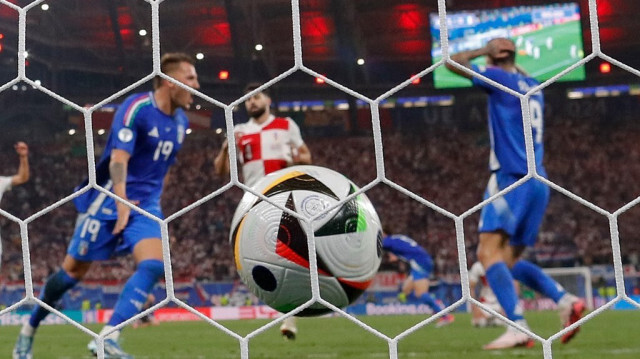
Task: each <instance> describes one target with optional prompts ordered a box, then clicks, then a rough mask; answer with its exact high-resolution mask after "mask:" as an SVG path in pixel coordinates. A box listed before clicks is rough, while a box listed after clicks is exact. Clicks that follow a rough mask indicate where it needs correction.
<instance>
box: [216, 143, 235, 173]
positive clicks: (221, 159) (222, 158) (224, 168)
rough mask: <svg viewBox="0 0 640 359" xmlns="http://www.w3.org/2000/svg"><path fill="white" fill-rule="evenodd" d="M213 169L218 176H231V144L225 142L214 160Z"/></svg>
mask: <svg viewBox="0 0 640 359" xmlns="http://www.w3.org/2000/svg"><path fill="white" fill-rule="evenodd" d="M213 169H214V171H215V173H216V174H217V175H218V176H224V175H227V174H229V172H230V171H231V170H230V164H229V142H228V141H227V140H224V142H223V143H222V146H221V147H220V152H218V155H217V156H216V158H215V159H214V160H213Z"/></svg>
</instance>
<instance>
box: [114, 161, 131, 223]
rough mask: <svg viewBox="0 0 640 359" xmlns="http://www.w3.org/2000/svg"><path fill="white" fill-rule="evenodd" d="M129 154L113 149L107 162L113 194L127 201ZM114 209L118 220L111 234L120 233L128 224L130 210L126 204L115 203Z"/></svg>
mask: <svg viewBox="0 0 640 359" xmlns="http://www.w3.org/2000/svg"><path fill="white" fill-rule="evenodd" d="M129 158H131V155H130V154H129V152H127V151H125V150H120V149H114V150H113V151H112V152H111V161H110V162H109V175H110V176H111V182H113V193H114V194H116V195H117V196H118V197H120V198H122V199H124V200H127V166H128V165H129ZM116 209H117V211H118V220H117V221H116V224H115V226H114V227H113V234H118V233H120V232H121V231H122V230H123V229H124V228H125V227H126V226H127V223H128V222H129V215H130V214H131V208H129V207H128V206H127V205H126V204H124V203H120V201H116Z"/></svg>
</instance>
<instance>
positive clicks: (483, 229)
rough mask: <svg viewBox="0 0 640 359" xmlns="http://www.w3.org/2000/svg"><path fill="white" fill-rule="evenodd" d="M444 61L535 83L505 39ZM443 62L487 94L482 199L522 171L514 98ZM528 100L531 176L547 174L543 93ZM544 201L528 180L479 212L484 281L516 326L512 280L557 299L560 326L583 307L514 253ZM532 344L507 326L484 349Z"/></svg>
mask: <svg viewBox="0 0 640 359" xmlns="http://www.w3.org/2000/svg"><path fill="white" fill-rule="evenodd" d="M481 56H484V57H485V59H486V62H487V64H486V66H478V65H475V64H471V60H473V59H475V58H478V57H481ZM451 60H453V61H455V62H457V63H458V64H460V65H462V66H463V67H465V68H467V69H468V70H473V71H475V72H476V73H479V74H481V75H483V76H484V77H486V78H488V79H490V80H492V81H494V82H496V83H498V84H501V85H503V86H505V87H507V88H509V89H511V90H513V91H516V92H518V93H520V94H526V93H528V92H529V91H530V90H531V89H532V88H535V87H536V86H538V85H539V83H538V81H536V80H535V79H534V78H532V77H530V76H529V75H527V74H526V73H525V72H524V71H523V70H522V69H521V68H520V67H519V66H517V65H516V46H515V44H514V43H513V41H512V40H510V39H507V38H496V39H493V40H491V41H489V42H488V43H487V44H486V46H484V47H482V48H480V49H476V50H469V51H462V52H459V53H456V54H453V55H451ZM446 67H447V68H448V69H449V70H450V71H452V72H454V73H456V74H459V75H460V76H464V77H466V78H469V79H471V81H472V83H473V85H474V86H476V87H479V88H481V89H483V90H484V91H485V92H486V93H487V94H488V95H489V101H488V102H489V138H490V140H491V141H490V144H491V152H490V159H489V169H490V171H491V176H490V179H489V183H488V185H487V188H486V191H485V194H484V199H488V198H490V197H491V196H493V195H495V194H497V193H498V192H499V191H501V190H503V189H505V188H507V187H508V186H510V185H512V184H513V183H515V182H516V181H518V180H519V179H520V178H522V177H523V176H525V175H526V174H527V173H528V167H527V155H526V147H525V137H524V126H523V113H522V107H521V102H520V98H518V97H516V96H513V95H511V94H509V93H506V92H505V91H502V90H501V89H499V88H497V87H495V86H493V85H491V84H489V83H487V82H485V81H483V80H482V79H480V78H476V77H474V76H473V75H472V74H471V73H468V72H467V71H463V70H462V69H460V68H458V67H456V66H454V65H453V64H452V63H449V62H446ZM528 105H529V112H530V113H529V114H530V116H529V118H530V123H531V128H532V130H533V131H532V134H533V151H534V156H535V168H536V172H537V173H538V175H540V176H542V177H545V178H546V176H547V174H546V171H545V168H544V165H543V155H544V143H543V137H542V135H543V130H544V119H543V114H544V97H543V94H542V92H541V91H537V92H534V93H532V94H531V95H530V97H529V104H528ZM548 202H549V187H548V186H547V185H546V184H544V183H542V182H540V181H538V180H535V179H531V180H529V181H527V182H525V183H522V184H521V185H519V186H518V187H516V188H514V189H513V190H511V191H510V192H508V193H506V194H505V195H504V196H502V197H498V198H496V199H495V200H494V201H492V202H490V203H488V204H487V205H486V206H484V207H483V208H482V212H481V214H480V217H481V218H480V224H479V226H478V231H479V232H480V240H479V245H478V250H477V254H478V259H479V260H480V262H481V263H482V265H483V267H484V268H485V269H486V277H487V281H488V282H489V285H490V286H491V289H492V290H493V292H494V293H495V294H496V296H497V298H498V302H499V303H500V305H501V306H502V309H503V310H504V312H505V314H506V317H507V318H508V319H509V320H511V321H513V322H515V323H516V324H518V325H520V326H522V327H523V328H528V325H527V322H526V320H525V319H524V316H523V309H522V306H521V305H520V303H519V300H518V295H517V292H516V288H515V285H514V281H513V280H514V279H516V280H518V281H519V282H521V283H523V284H525V285H526V286H528V287H529V288H531V289H534V290H536V291H538V292H540V293H542V294H544V295H546V296H547V297H549V298H551V299H553V300H554V301H555V302H556V303H557V304H558V308H559V312H560V317H561V320H562V322H563V325H564V326H565V327H567V326H569V325H572V324H573V323H575V322H576V321H578V320H579V319H580V318H581V316H582V313H583V312H584V310H585V304H584V301H583V300H582V299H579V298H577V297H576V296H574V295H572V294H570V293H568V292H566V291H565V290H564V288H562V286H561V285H560V284H559V283H557V282H556V281H554V280H553V279H552V278H551V277H549V276H548V275H547V274H545V273H544V272H543V271H542V269H541V268H540V267H538V266H537V265H535V264H533V263H531V262H528V261H526V260H524V259H521V256H522V254H523V252H524V250H525V249H526V247H530V246H533V245H534V244H535V242H536V239H537V235H538V230H539V227H540V224H541V222H542V218H543V217H544V212H545V210H546V207H547V204H548ZM578 330H579V327H576V328H575V329H573V330H571V331H569V332H567V333H566V334H565V335H564V336H563V337H562V342H563V343H566V342H568V341H569V340H570V339H571V338H573V337H574V336H575V335H576V334H577V333H578ZM533 345H534V341H533V339H532V338H530V337H529V336H528V335H527V334H525V333H523V332H521V331H519V330H517V329H515V328H514V327H511V326H508V327H507V331H506V332H505V333H504V334H503V335H501V336H500V337H498V338H497V339H496V340H494V341H492V342H491V343H489V344H487V345H485V346H484V348H485V349H504V348H513V347H519V346H526V347H532V346H533Z"/></svg>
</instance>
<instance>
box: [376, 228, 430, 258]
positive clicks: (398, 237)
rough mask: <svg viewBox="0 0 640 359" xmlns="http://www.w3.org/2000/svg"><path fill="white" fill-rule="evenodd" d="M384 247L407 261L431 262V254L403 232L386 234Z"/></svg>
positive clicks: (383, 242) (383, 241)
mask: <svg viewBox="0 0 640 359" xmlns="http://www.w3.org/2000/svg"><path fill="white" fill-rule="evenodd" d="M382 249H383V250H385V251H387V252H391V253H392V254H393V255H395V256H396V257H398V258H400V259H402V260H403V261H405V262H407V263H411V262H418V263H423V262H425V261H427V262H431V256H430V255H429V253H427V251H426V250H425V249H424V248H422V247H421V246H420V245H419V244H418V243H417V242H416V241H414V240H413V239H411V238H409V237H407V236H404V235H402V234H394V235H389V236H386V237H384V238H383V239H382Z"/></svg>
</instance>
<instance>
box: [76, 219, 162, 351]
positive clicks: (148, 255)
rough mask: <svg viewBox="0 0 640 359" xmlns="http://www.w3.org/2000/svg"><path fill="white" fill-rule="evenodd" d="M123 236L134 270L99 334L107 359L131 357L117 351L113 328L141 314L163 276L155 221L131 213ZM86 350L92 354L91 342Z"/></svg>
mask: <svg viewBox="0 0 640 359" xmlns="http://www.w3.org/2000/svg"><path fill="white" fill-rule="evenodd" d="M123 237H124V242H125V244H124V247H125V249H126V250H131V248H132V253H133V258H134V260H135V262H136V271H135V272H134V273H133V275H132V276H131V277H130V278H129V279H128V280H127V282H126V283H125V285H124V287H123V288H122V292H121V293H120V296H119V297H118V301H117V302H116V305H115V307H114V309H113V314H112V316H111V319H110V320H109V322H108V323H107V325H105V326H104V327H103V328H102V330H101V331H100V335H105V354H108V355H109V357H110V358H111V357H113V358H132V357H131V356H130V355H129V354H127V353H125V352H124V351H123V350H122V349H121V348H120V346H119V344H118V342H119V337H120V330H115V331H114V330H113V327H115V326H117V325H118V324H121V323H123V322H125V321H127V320H128V319H130V318H132V317H133V316H135V315H136V314H138V313H140V308H141V307H142V304H144V303H145V302H146V301H147V297H148V295H149V293H150V292H151V290H152V289H153V287H154V286H155V284H156V283H157V282H158V280H159V279H160V278H161V277H162V276H163V275H164V263H163V261H162V240H161V239H160V226H159V225H158V223H157V222H155V221H153V220H151V219H150V218H147V217H145V216H143V215H141V214H133V215H132V216H131V217H130V219H129V223H128V225H127V228H125V230H124V233H123ZM88 347H89V350H91V351H92V352H95V348H96V346H95V342H94V341H91V342H90V343H89V346H88Z"/></svg>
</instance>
